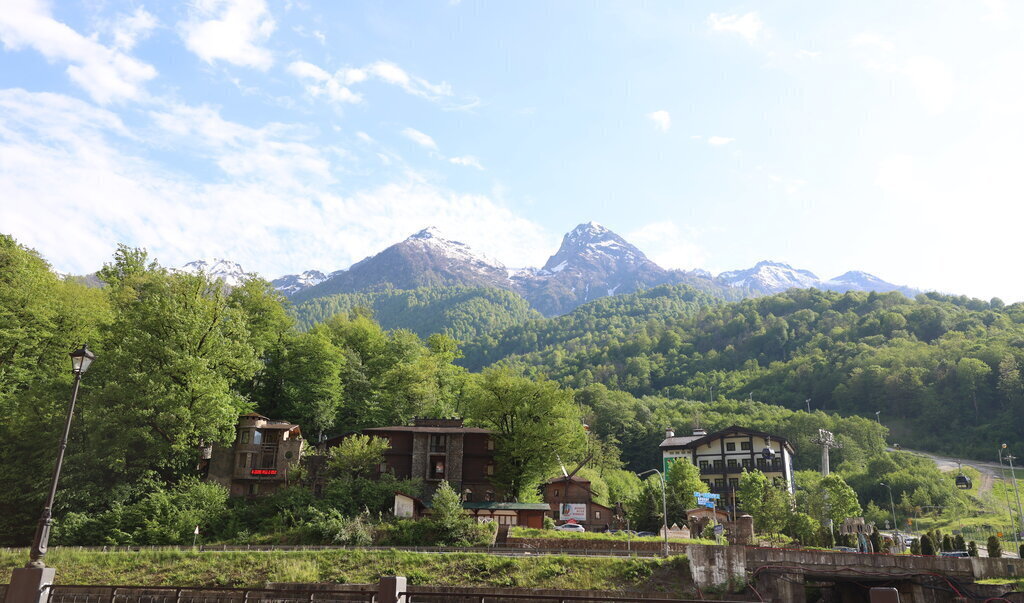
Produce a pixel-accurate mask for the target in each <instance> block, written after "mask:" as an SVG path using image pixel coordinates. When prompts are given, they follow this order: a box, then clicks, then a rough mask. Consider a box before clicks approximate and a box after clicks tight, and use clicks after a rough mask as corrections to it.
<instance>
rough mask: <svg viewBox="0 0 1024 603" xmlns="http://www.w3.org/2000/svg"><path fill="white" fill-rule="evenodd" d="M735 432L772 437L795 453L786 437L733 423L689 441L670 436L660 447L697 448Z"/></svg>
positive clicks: (791, 452)
mask: <svg viewBox="0 0 1024 603" xmlns="http://www.w3.org/2000/svg"><path fill="white" fill-rule="evenodd" d="M733 433H741V434H744V435H750V436H758V437H762V438H770V439H772V440H774V441H777V442H782V445H783V446H785V447H786V449H787V450H789V453H790V454H794V453H795V450H794V449H793V445H792V444H790V443H789V440H787V439H786V438H784V437H782V436H777V435H773V434H770V433H766V432H763V431H757V430H756V429H750V428H747V427H741V426H739V425H732V426H731V427H726V428H725V429H720V430H718V431H715V432H712V433H709V434H707V435H706V436H701V437H697V438H694V439H692V440H689V441H687V442H685V443H676V442H675V440H681V439H685V438H668V439H666V440H664V441H663V442H662V443H661V446H660V447H661V448H697V447H699V446H703V445H704V444H707V443H708V442H713V441H715V440H719V439H722V438H724V437H726V436H728V435H729V434H733Z"/></svg>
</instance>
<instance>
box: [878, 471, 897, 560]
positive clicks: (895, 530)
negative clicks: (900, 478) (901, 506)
mask: <svg viewBox="0 0 1024 603" xmlns="http://www.w3.org/2000/svg"><path fill="white" fill-rule="evenodd" d="M879 485H880V486H885V489H886V490H888V491H889V508H890V509H892V529H893V532H894V538H893V540H897V541H898V542H896V543H895V544H896V550H898V551H902V550H903V537H902V536H900V525H899V524H898V523H896V504H895V503H894V502H893V501H892V488H891V487H889V484H879Z"/></svg>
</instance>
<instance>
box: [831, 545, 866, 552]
mask: <svg viewBox="0 0 1024 603" xmlns="http://www.w3.org/2000/svg"><path fill="white" fill-rule="evenodd" d="M832 550H833V551H839V552H841V553H859V552H860V550H859V549H855V548H853V547H852V546H836V547H832Z"/></svg>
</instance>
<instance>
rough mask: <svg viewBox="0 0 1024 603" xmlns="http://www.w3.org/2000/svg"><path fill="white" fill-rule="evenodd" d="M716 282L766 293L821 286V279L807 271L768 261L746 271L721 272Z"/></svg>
mask: <svg viewBox="0 0 1024 603" xmlns="http://www.w3.org/2000/svg"><path fill="white" fill-rule="evenodd" d="M717 280H718V281H719V282H721V283H723V284H725V285H728V286H730V287H746V288H748V289H754V290H757V291H764V292H767V293H781V292H782V291H786V290H788V289H794V288H796V289H809V288H811V287H820V286H821V279H819V278H818V277H817V276H816V275H815V274H814V273H813V272H811V271H809V270H801V269H798V268H793V267H792V266H790V265H789V264H784V263H782V262H770V261H761V262H758V263H757V264H755V265H754V267H753V268H747V269H746V270H731V271H729V272H723V273H721V274H719V275H718V278H717Z"/></svg>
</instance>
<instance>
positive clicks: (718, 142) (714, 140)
mask: <svg viewBox="0 0 1024 603" xmlns="http://www.w3.org/2000/svg"><path fill="white" fill-rule="evenodd" d="M734 140H736V139H735V138H726V137H725V136H708V144H709V145H712V146H716V147H720V146H723V145H727V144H729V143H730V142H733V141H734Z"/></svg>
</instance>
